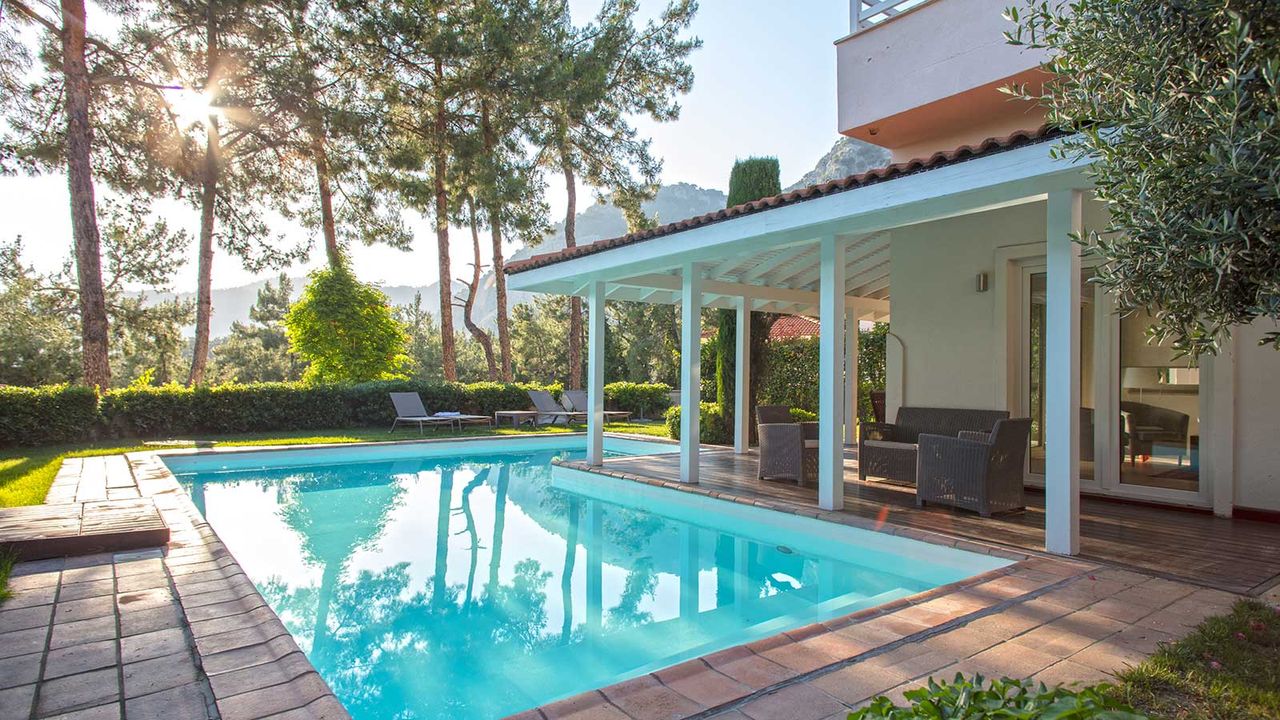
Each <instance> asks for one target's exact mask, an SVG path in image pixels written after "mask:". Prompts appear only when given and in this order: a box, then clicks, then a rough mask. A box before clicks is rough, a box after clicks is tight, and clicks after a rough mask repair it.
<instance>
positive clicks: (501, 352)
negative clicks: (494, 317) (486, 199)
mask: <svg viewBox="0 0 1280 720" xmlns="http://www.w3.org/2000/svg"><path fill="white" fill-rule="evenodd" d="M480 124H481V126H482V127H483V131H484V148H485V152H486V153H489V154H492V153H493V149H494V147H495V146H496V145H497V143H496V141H495V140H494V137H493V126H492V125H491V124H490V123H489V105H488V103H487V102H484V101H481V103H480ZM489 230H490V232H491V234H492V240H493V288H494V292H495V293H496V294H497V304H498V356H499V358H500V363H501V365H502V381H503V382H511V380H512V374H511V329H510V328H511V323H510V319H509V318H508V316H507V273H506V262H507V261H506V259H505V258H504V257H503V256H502V209H501V208H500V207H498V204H497V203H496V202H495V203H493V204H492V205H490V206H489Z"/></svg>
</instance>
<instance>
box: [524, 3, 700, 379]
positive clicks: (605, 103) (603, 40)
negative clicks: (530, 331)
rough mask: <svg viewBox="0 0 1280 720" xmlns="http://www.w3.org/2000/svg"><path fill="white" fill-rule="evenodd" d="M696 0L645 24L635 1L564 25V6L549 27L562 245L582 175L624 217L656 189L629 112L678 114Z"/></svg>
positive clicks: (573, 354)
mask: <svg viewBox="0 0 1280 720" xmlns="http://www.w3.org/2000/svg"><path fill="white" fill-rule="evenodd" d="M697 7H698V6H697V3H696V2H694V1H693V0H676V1H675V2H672V3H671V4H669V5H668V6H667V7H666V8H665V9H664V11H663V12H662V14H661V15H660V16H658V17H657V18H656V19H654V20H652V21H650V22H649V23H646V24H645V25H644V26H643V27H641V26H638V25H637V23H636V18H635V15H636V13H637V11H638V5H637V4H636V3H634V2H631V1H630V0H610V1H609V2H606V3H605V4H604V6H603V7H602V8H601V9H600V11H599V13H598V14H597V15H596V18H595V20H594V21H593V22H592V23H591V24H590V25H588V26H587V27H585V28H582V29H574V28H572V27H569V26H568V14H567V13H565V15H564V17H563V18H562V21H561V22H560V23H559V24H556V25H552V26H549V27H548V30H547V38H546V40H545V43H544V50H549V51H550V52H551V55H550V56H547V57H545V58H544V60H543V61H544V62H547V63H548V64H549V66H551V67H555V68H558V72H557V75H556V76H555V77H554V78H553V79H552V80H553V86H554V87H556V88H559V89H560V92H558V93H557V94H556V95H555V96H553V97H552V98H551V99H550V101H549V102H546V103H545V104H544V106H543V108H544V113H543V118H542V128H541V132H540V144H541V145H542V148H543V150H542V155H541V163H542V164H543V165H544V166H546V167H548V168H549V169H551V170H552V171H553V172H557V173H558V174H560V175H562V176H563V177H564V183H565V192H566V195H567V199H568V203H567V208H566V210H565V220H564V233H565V245H566V246H567V247H574V246H576V245H577V233H576V228H575V218H576V215H577V182H578V179H579V178H581V179H582V180H583V181H584V182H586V183H587V184H588V185H590V186H592V187H595V188H597V189H598V191H599V192H600V193H601V198H602V199H603V197H604V194H605V193H608V195H609V199H610V201H611V202H613V204H614V205H617V206H618V207H619V208H620V209H622V211H623V213H624V214H625V215H627V217H628V219H636V218H637V217H638V216H639V215H641V214H642V213H641V211H640V203H641V202H642V201H643V200H645V199H647V198H649V197H652V195H653V193H654V192H655V191H656V189H657V185H658V179H659V177H660V176H661V172H662V162H661V161H660V160H658V159H657V158H655V157H654V156H653V155H652V154H651V152H650V149H649V141H648V140H644V139H641V138H639V137H638V134H637V132H636V130H635V129H634V128H633V127H632V126H631V124H630V121H629V118H630V117H631V116H633V115H647V116H648V117H650V118H651V119H653V120H655V121H657V122H667V121H671V120H675V119H676V118H678V117H679V115H680V105H679V104H678V103H677V102H676V100H675V98H676V97H677V96H678V95H680V94H683V93H686V92H688V91H689V90H690V89H691V88H692V87H693V69H692V67H690V65H689V64H688V62H687V58H688V56H689V54H690V53H691V52H693V51H694V50H695V49H697V48H698V47H700V46H701V41H700V40H698V39H696V38H687V37H685V36H684V33H685V31H686V30H687V29H688V27H689V24H690V23H691V22H692V21H693V16H694V14H695V13H696V12H697ZM582 334H583V333H582V301H581V299H580V298H578V297H576V296H575V297H572V298H570V301H569V352H568V356H569V372H570V376H569V383H570V385H572V386H574V387H581V386H582Z"/></svg>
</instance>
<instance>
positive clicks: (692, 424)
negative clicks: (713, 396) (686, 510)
mask: <svg viewBox="0 0 1280 720" xmlns="http://www.w3.org/2000/svg"><path fill="white" fill-rule="evenodd" d="M681 275H682V276H683V277H682V282H681V284H680V408H681V410H680V481H681V482H686V483H696V482H698V449H699V447H700V445H699V442H698V438H699V434H698V433H699V428H698V421H699V420H700V419H701V418H700V416H701V407H702V405H701V402H702V392H701V387H700V385H699V383H701V381H702V370H701V366H702V268H701V267H699V266H698V264H697V263H685V265H684V267H683V268H682V271H681Z"/></svg>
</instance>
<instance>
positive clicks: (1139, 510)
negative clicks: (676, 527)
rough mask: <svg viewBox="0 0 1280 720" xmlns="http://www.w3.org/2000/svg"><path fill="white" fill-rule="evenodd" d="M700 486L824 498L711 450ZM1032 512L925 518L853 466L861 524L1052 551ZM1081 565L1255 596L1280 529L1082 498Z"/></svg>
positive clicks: (904, 491) (848, 484)
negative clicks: (763, 477)
mask: <svg viewBox="0 0 1280 720" xmlns="http://www.w3.org/2000/svg"><path fill="white" fill-rule="evenodd" d="M605 464H606V466H607V467H608V468H609V469H611V470H616V471H619V472H623V473H628V474H632V475H638V476H642V477H649V478H655V479H659V480H677V479H678V478H679V477H680V461H679V456H678V455H659V456H645V457H620V458H609V459H606V460H605ZM700 476H701V483H702V485H704V486H706V487H709V488H715V489H717V490H720V491H721V492H731V493H733V494H736V495H744V496H757V497H759V496H767V497H770V498H773V499H775V500H786V501H789V502H794V503H797V504H800V505H804V506H808V507H812V506H814V505H816V504H817V495H818V492H817V488H816V487H814V486H812V485H810V486H797V485H795V484H792V483H786V482H772V481H767V482H761V481H759V480H757V479H756V458H755V455H754V452H753V453H752V454H750V455H735V454H734V453H733V451H732V450H728V449H724V450H721V449H715V450H707V449H704V450H703V453H702V462H701V466H700ZM1027 504H1028V507H1027V509H1026V510H1025V511H1024V512H1019V513H1012V514H1007V515H1002V516H998V517H994V518H983V517H980V516H978V515H976V514H974V513H970V512H965V511H958V510H951V509H948V508H933V507H928V508H923V509H922V508H917V507H916V505H915V491H914V489H913V488H910V487H902V486H897V485H891V484H888V483H883V482H875V481H868V482H860V481H859V480H858V472H857V462H856V460H855V459H854V458H853V456H852V455H847V456H846V460H845V503H844V510H845V512H849V513H854V514H856V515H859V516H861V517H865V518H873V519H879V520H882V521H885V522H890V523H895V524H898V525H906V526H910V527H915V528H920V529H923V530H932V531H935V532H941V533H946V534H949V535H953V536H960V537H966V538H973V539H979V540H985V541H988V542H995V543H1000V544H1003V545H1008V546H1011V547H1016V548H1023V549H1030V550H1037V551H1043V550H1044V496H1043V494H1041V493H1039V492H1034V491H1028V493H1027ZM1080 531H1081V536H1082V537H1081V543H1080V549H1081V555H1082V556H1083V557H1085V558H1088V559H1092V560H1098V561H1102V562H1106V563H1111V564H1115V565H1121V566H1126V567H1131V568H1135V569H1140V570H1143V571H1146V572H1149V573H1155V574H1157V575H1162V576H1165V577H1169V578H1176V579H1180V580H1186V581H1189V582H1194V583H1197V584H1200V585H1205V586H1209V587H1215V588H1219V589H1222V590H1229V591H1231V592H1236V593H1245V594H1251V595H1257V594H1260V593H1262V592H1264V591H1266V590H1267V589H1269V588H1271V587H1273V586H1275V585H1276V584H1277V583H1278V582H1280V524H1274V523H1266V522H1257V521H1250V520H1227V519H1223V518H1218V517H1214V516H1213V515H1210V514H1208V513H1199V512H1191V511H1186V510H1178V509H1174V508H1161V507H1153V506H1147V505H1137V504H1132V503H1124V502H1117V501H1114V500H1108V499H1102V498H1096V497H1083V498H1081V501H1080Z"/></svg>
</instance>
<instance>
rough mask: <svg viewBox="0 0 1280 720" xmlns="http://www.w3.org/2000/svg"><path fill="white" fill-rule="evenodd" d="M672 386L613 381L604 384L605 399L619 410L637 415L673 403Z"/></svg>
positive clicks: (641, 415) (643, 414)
mask: <svg viewBox="0 0 1280 720" xmlns="http://www.w3.org/2000/svg"><path fill="white" fill-rule="evenodd" d="M670 393H671V386H670V385H667V384H666V383H635V382H613V383H609V384H608V385H605V386H604V399H605V400H606V401H608V402H610V403H612V404H613V405H614V407H616V408H618V409H619V410H630V411H631V412H633V413H635V414H636V416H637V417H644V416H645V415H646V414H648V413H649V412H652V411H653V410H657V409H659V408H665V407H667V406H668V405H670V404H671V395H670Z"/></svg>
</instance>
